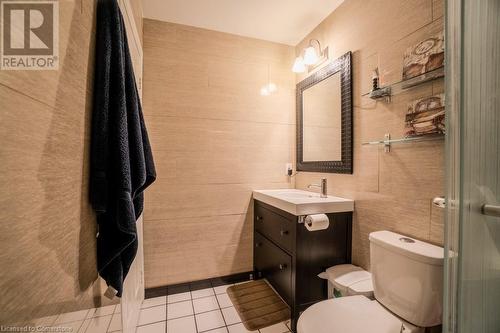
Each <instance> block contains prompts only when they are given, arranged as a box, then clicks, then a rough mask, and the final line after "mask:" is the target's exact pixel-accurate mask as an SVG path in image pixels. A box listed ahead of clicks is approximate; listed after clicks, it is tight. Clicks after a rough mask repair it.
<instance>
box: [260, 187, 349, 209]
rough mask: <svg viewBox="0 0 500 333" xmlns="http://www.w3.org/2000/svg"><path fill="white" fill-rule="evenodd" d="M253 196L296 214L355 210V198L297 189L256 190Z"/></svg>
mask: <svg viewBox="0 0 500 333" xmlns="http://www.w3.org/2000/svg"><path fill="white" fill-rule="evenodd" d="M253 198H254V199H255V200H259V201H262V202H264V203H266V204H268V205H271V206H274V207H276V208H279V209H281V210H284V211H286V212H288V213H290V214H293V215H296V216H300V215H311V214H322V213H342V212H352V211H354V200H351V199H345V198H340V197H334V196H331V195H329V196H328V197H327V198H321V197H320V195H319V193H316V192H308V191H303V190H296V189H280V190H255V191H253Z"/></svg>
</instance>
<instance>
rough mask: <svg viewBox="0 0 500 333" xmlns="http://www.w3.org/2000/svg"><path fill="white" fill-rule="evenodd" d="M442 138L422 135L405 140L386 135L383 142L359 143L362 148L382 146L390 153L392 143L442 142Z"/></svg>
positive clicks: (440, 135) (441, 135) (440, 136)
mask: <svg viewBox="0 0 500 333" xmlns="http://www.w3.org/2000/svg"><path fill="white" fill-rule="evenodd" d="M444 137H445V136H444V134H433V135H422V136H412V137H407V138H399V139H391V136H390V134H386V135H385V139H383V140H376V141H368V142H363V143H361V145H363V146H368V145H384V146H385V151H386V152H390V151H391V145H392V144H394V143H408V142H424V141H436V140H443V139H444Z"/></svg>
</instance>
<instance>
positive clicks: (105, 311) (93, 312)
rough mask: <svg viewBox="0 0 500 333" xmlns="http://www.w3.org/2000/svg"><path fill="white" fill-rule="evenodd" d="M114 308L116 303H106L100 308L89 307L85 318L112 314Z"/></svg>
mask: <svg viewBox="0 0 500 333" xmlns="http://www.w3.org/2000/svg"><path fill="white" fill-rule="evenodd" d="M115 308H116V305H107V306H103V307H100V308H95V309H90V310H89V313H88V314H87V319H88V318H94V317H101V316H109V315H112V314H113V313H114V312H115Z"/></svg>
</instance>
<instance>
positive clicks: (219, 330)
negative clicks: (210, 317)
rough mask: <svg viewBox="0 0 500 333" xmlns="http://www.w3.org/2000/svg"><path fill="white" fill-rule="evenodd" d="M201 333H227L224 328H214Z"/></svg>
mask: <svg viewBox="0 0 500 333" xmlns="http://www.w3.org/2000/svg"><path fill="white" fill-rule="evenodd" d="M203 333H227V328H225V327H221V328H216V329H215V330H210V331H206V332H203Z"/></svg>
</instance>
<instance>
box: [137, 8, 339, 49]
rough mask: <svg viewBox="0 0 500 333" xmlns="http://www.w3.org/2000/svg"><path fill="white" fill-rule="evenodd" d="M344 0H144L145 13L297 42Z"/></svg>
mask: <svg viewBox="0 0 500 333" xmlns="http://www.w3.org/2000/svg"><path fill="white" fill-rule="evenodd" d="M343 1H344V0H143V10H144V17H145V18H150V19H156V20H161V21H166V22H173V23H180V24H185V25H190V26H195V27H200V28H205V29H210V30H216V31H222V32H227V33H231V34H236V35H241V36H246V37H253V38H258V39H264V40H268V41H272V42H277V43H283V44H288V45H293V46H295V45H297V44H298V43H299V42H300V41H301V40H302V39H303V38H304V37H305V36H307V34H309V33H310V32H311V31H312V30H313V29H314V28H315V27H316V26H317V25H318V24H319V23H320V22H321V21H323V19H325V18H326V17H327V16H328V15H329V14H330V13H331V12H332V11H334V10H335V8H337V7H338V6H339V5H340V4H341V3H342V2H343Z"/></svg>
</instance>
